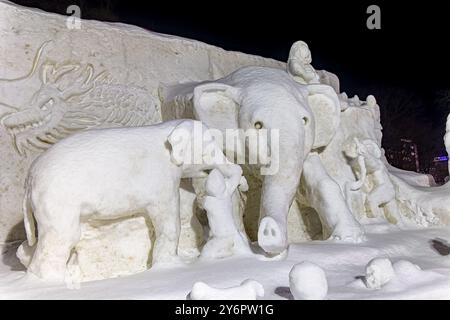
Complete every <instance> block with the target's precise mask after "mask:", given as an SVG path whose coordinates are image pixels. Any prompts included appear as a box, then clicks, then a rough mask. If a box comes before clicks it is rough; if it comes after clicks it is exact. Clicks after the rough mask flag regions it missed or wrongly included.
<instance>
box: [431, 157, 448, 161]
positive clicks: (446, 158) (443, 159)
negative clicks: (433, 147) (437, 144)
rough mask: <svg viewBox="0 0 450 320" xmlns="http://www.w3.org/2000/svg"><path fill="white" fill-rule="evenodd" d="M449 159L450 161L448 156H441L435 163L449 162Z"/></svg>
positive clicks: (435, 159)
mask: <svg viewBox="0 0 450 320" xmlns="http://www.w3.org/2000/svg"><path fill="white" fill-rule="evenodd" d="M448 159H449V157H448V156H440V157H436V158H434V161H448Z"/></svg>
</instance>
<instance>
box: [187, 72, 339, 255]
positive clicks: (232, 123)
mask: <svg viewBox="0 0 450 320" xmlns="http://www.w3.org/2000/svg"><path fill="white" fill-rule="evenodd" d="M192 107H193V113H194V115H195V117H196V118H197V119H199V120H201V121H203V122H204V123H205V124H207V125H208V126H209V127H212V128H217V129H220V130H221V131H222V132H224V133H225V132H226V131H227V129H243V130H248V129H252V130H256V131H258V130H262V129H267V130H268V131H274V130H276V131H277V132H278V139H277V140H276V139H275V140H274V141H272V140H273V139H267V140H266V141H265V143H267V146H259V147H264V148H267V149H269V150H271V153H270V162H271V163H270V166H272V165H274V162H275V164H276V167H277V168H278V170H277V171H276V172H272V174H269V175H266V176H265V177H264V182H263V187H262V200H261V205H260V210H261V217H262V220H261V221H260V226H259V232H258V242H259V244H260V246H261V247H262V248H263V249H264V250H266V251H268V252H281V251H282V250H284V249H285V248H286V246H287V239H286V237H287V236H286V234H287V232H286V219H287V213H288V210H289V207H290V205H291V203H292V201H293V198H294V195H295V193H296V191H297V188H298V186H299V182H300V176H301V172H302V167H303V161H304V159H305V157H306V156H307V154H308V153H309V152H311V150H319V149H320V148H323V147H325V146H326V145H327V144H328V143H329V142H330V141H331V139H332V138H333V136H334V134H335V132H336V130H337V128H338V127H339V124H340V105H339V99H338V96H337V95H336V93H335V91H334V90H333V88H331V87H330V86H326V85H321V84H312V85H300V84H298V83H296V82H295V81H294V80H293V79H292V78H291V77H290V76H289V75H288V74H287V73H286V72H285V71H283V70H278V69H272V68H262V67H246V68H242V69H239V70H238V71H236V72H234V73H232V74H231V75H229V76H228V77H226V78H223V79H220V80H217V81H215V82H209V83H202V84H198V85H197V86H195V88H194V89H193V95H192ZM242 137H244V138H245V135H244V136H242V135H241V138H242ZM271 137H272V135H271ZM241 145H245V144H243V143H242V144H241ZM225 147H228V144H227V145H226V146H225ZM247 149H248V148H247ZM244 150H245V149H244ZM244 150H243V149H242V148H241V149H239V148H238V151H237V152H242V151H244ZM259 150H260V149H259ZM227 155H228V152H227ZM249 155H250V156H251V154H249ZM259 165H261V166H263V167H264V166H267V164H266V163H259Z"/></svg>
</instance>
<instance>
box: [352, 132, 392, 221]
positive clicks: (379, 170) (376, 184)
mask: <svg viewBox="0 0 450 320" xmlns="http://www.w3.org/2000/svg"><path fill="white" fill-rule="evenodd" d="M344 152H345V154H346V155H347V156H348V157H349V158H350V159H352V161H351V165H352V167H353V169H354V170H355V171H358V170H359V173H360V177H359V180H358V181H356V182H355V183H353V185H351V186H349V188H350V189H351V190H352V191H357V190H359V189H361V188H362V187H363V186H364V182H365V180H366V179H368V180H370V183H371V185H372V187H371V189H370V191H368V192H367V198H366V203H367V205H368V207H369V208H370V212H371V214H372V216H373V217H382V216H384V215H386V217H387V218H388V219H389V220H390V221H391V222H393V223H397V222H400V221H399V220H400V219H401V218H400V215H399V212H398V208H397V202H396V199H395V187H394V185H393V184H392V182H391V180H390V178H389V173H388V171H387V169H386V167H385V166H384V163H383V161H382V160H381V159H380V158H381V155H382V154H381V149H380V148H379V147H378V145H377V144H376V142H375V141H373V140H370V139H365V140H363V141H362V142H360V141H359V140H358V138H356V137H355V138H354V139H353V141H352V142H351V143H349V145H347V146H346V149H345V151H344ZM355 160H356V161H355ZM358 167H359V168H358ZM347 191H348V190H347ZM383 210H385V214H383Z"/></svg>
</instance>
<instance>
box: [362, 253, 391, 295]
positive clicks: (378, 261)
mask: <svg viewBox="0 0 450 320" xmlns="http://www.w3.org/2000/svg"><path fill="white" fill-rule="evenodd" d="M394 275H395V274H394V269H393V268H392V263H391V261H390V260H389V259H388V258H375V259H372V260H370V262H369V263H368V264H367V266H366V277H365V281H364V282H365V284H366V286H367V288H370V289H379V288H381V287H382V286H384V285H385V284H386V283H388V282H389V281H391V279H392V278H393V277H394Z"/></svg>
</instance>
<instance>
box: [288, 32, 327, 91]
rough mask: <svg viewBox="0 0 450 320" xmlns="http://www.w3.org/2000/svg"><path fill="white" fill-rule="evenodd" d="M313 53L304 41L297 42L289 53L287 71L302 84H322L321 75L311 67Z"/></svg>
mask: <svg viewBox="0 0 450 320" xmlns="http://www.w3.org/2000/svg"><path fill="white" fill-rule="evenodd" d="M311 62H312V58H311V51H310V50H309V48H308V45H307V44H306V42H304V41H297V42H295V43H294V44H293V45H292V47H291V51H290V52H289V59H288V62H287V71H288V72H289V74H291V75H292V77H293V78H294V79H295V81H297V82H299V83H301V84H311V83H320V81H319V75H318V74H317V72H316V70H315V69H314V67H313V66H312V65H311Z"/></svg>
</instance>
